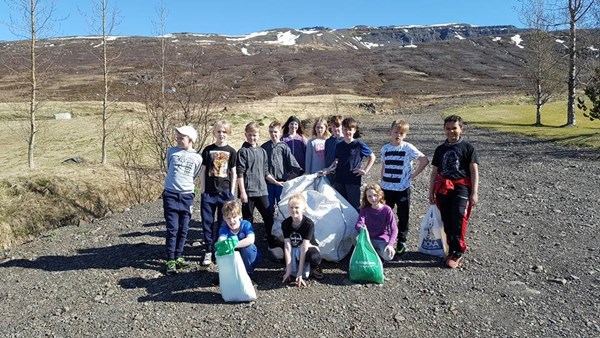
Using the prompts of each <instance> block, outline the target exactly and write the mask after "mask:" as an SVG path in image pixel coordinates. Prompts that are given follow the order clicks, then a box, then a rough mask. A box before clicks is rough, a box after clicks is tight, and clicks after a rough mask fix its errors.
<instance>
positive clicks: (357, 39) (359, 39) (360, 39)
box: [353, 36, 362, 41]
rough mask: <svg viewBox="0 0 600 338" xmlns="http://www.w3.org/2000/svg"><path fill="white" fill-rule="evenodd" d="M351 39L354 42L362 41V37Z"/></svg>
mask: <svg viewBox="0 0 600 338" xmlns="http://www.w3.org/2000/svg"><path fill="white" fill-rule="evenodd" d="M353 39H354V40H356V41H362V36H355V37H354V38H353Z"/></svg>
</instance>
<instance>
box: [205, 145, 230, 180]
mask: <svg viewBox="0 0 600 338" xmlns="http://www.w3.org/2000/svg"><path fill="white" fill-rule="evenodd" d="M209 154H210V160H211V162H212V164H213V165H212V168H211V170H210V172H209V173H208V175H209V176H211V177H227V172H228V171H229V168H228V167H229V152H227V151H219V150H211V151H210V153H209Z"/></svg>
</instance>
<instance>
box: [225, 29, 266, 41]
mask: <svg viewBox="0 0 600 338" xmlns="http://www.w3.org/2000/svg"><path fill="white" fill-rule="evenodd" d="M267 34H269V32H268V31H263V32H255V33H250V34H247V35H241V36H240V35H238V36H237V37H230V38H226V40H227V41H244V40H248V39H252V38H255V37H259V36H265V35H267ZM225 36H227V35H225ZM230 36H232V35H230Z"/></svg>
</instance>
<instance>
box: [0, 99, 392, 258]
mask: <svg viewBox="0 0 600 338" xmlns="http://www.w3.org/2000/svg"><path fill="white" fill-rule="evenodd" d="M372 101H373V99H370V98H364V97H358V96H351V95H336V96H333V95H325V96H307V97H276V98H273V99H271V100H265V101H255V102H250V103H240V104H232V105H228V107H227V109H228V113H227V117H226V118H227V119H228V120H230V121H231V122H232V125H233V131H232V135H231V136H230V139H229V143H230V144H231V145H232V146H233V147H234V148H237V147H239V146H241V144H242V142H243V141H244V137H243V128H244V126H245V125H246V124H247V123H248V122H250V121H257V122H258V123H259V124H260V125H261V126H263V127H264V130H263V133H262V134H261V139H262V140H261V141H266V140H267V138H268V134H267V126H268V124H269V123H270V122H271V121H273V120H274V119H277V120H279V121H281V122H284V121H285V120H286V119H287V118H288V116H290V115H297V116H299V117H300V118H302V119H306V118H314V117H317V116H321V115H331V114H333V113H339V114H343V115H354V116H357V115H359V114H361V113H362V111H361V110H360V109H359V108H357V104H358V103H360V102H372ZM377 102H383V100H380V99H378V100H377ZM113 111H114V114H113V117H112V119H111V121H110V124H111V129H112V130H113V133H114V134H113V137H112V138H111V141H109V149H108V160H109V163H110V164H109V165H104V166H103V165H101V164H100V163H99V162H100V158H101V153H100V144H101V141H100V136H101V131H100V115H99V114H100V110H99V103H98V102H46V103H45V104H44V106H43V107H41V109H40V113H39V115H38V116H39V134H38V136H37V143H36V150H35V163H36V169H34V170H30V169H28V166H27V143H26V141H25V140H26V135H27V131H26V130H27V129H26V128H27V115H26V110H24V109H23V107H22V106H21V107H19V106H18V105H16V104H6V103H4V104H0V144H2V150H3V151H2V152H1V153H0V204H1V208H0V247H4V248H6V247H8V246H11V245H14V244H15V243H19V242H21V241H23V240H27V239H28V238H30V237H31V236H36V235H38V234H40V233H41V232H43V231H45V230H47V229H51V228H54V227H57V226H61V225H64V224H73V223H74V222H75V221H76V220H78V219H90V218H95V217H102V216H104V215H106V214H107V213H110V212H118V211H121V210H124V209H125V208H127V207H129V206H131V205H132V204H134V203H135V202H134V201H135V199H134V198H133V196H131V194H129V193H128V191H127V188H126V182H125V179H124V175H123V170H122V169H120V168H119V167H118V166H117V163H118V156H117V152H118V149H119V147H118V145H116V144H115V142H116V140H118V139H119V138H118V137H117V136H118V135H119V133H122V132H123V131H124V130H126V128H123V127H124V126H131V125H133V126H136V125H138V124H139V123H140V115H139V114H140V113H141V112H142V111H143V107H142V106H141V105H140V104H137V103H127V102H125V103H120V104H118V105H116V106H115V108H114V110H113ZM57 112H71V113H73V114H74V115H75V117H76V118H74V119H71V120H54V119H52V117H53V114H54V113H57ZM208 142H212V139H211V138H209V140H208ZM71 157H81V158H83V159H85V160H86V162H85V163H84V164H62V162H63V161H64V160H65V159H68V158H71ZM151 163H152V162H151V161H148V164H151ZM149 184H152V189H150V191H151V193H150V197H149V198H157V197H158V196H159V193H160V190H161V189H162V182H160V181H159V180H156V181H155V182H154V183H152V182H149Z"/></svg>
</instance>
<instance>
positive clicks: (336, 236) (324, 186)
mask: <svg viewBox="0 0 600 338" xmlns="http://www.w3.org/2000/svg"><path fill="white" fill-rule="evenodd" d="M295 193H302V194H303V195H304V197H305V198H306V202H307V203H306V204H307V207H306V211H305V213H304V215H305V216H306V217H308V218H310V219H311V220H312V221H313V222H314V223H315V240H316V242H317V244H318V247H319V251H320V253H321V258H323V259H324V260H327V261H330V262H339V261H340V260H342V259H344V257H346V256H347V255H348V254H349V253H350V250H351V249H352V246H353V245H354V241H355V240H356V236H357V234H358V233H357V231H356V230H355V228H354V225H355V224H356V221H357V219H358V213H357V212H356V209H354V207H353V206H351V205H350V203H348V201H346V199H345V198H344V197H342V195H340V194H339V193H338V192H337V191H336V190H335V189H334V188H333V187H332V186H331V185H330V184H329V181H328V180H327V178H325V177H324V176H318V175H317V174H312V175H303V176H300V177H297V178H295V179H293V180H291V181H287V182H285V184H284V186H283V191H282V193H281V201H280V202H279V204H278V209H279V213H278V215H277V217H275V224H274V225H273V231H272V234H273V235H274V236H276V237H277V238H279V239H280V240H281V241H283V232H282V231H281V222H283V220H284V219H286V218H288V217H289V216H290V214H289V210H288V200H289V198H290V197H291V196H292V195H293V194H295Z"/></svg>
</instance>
